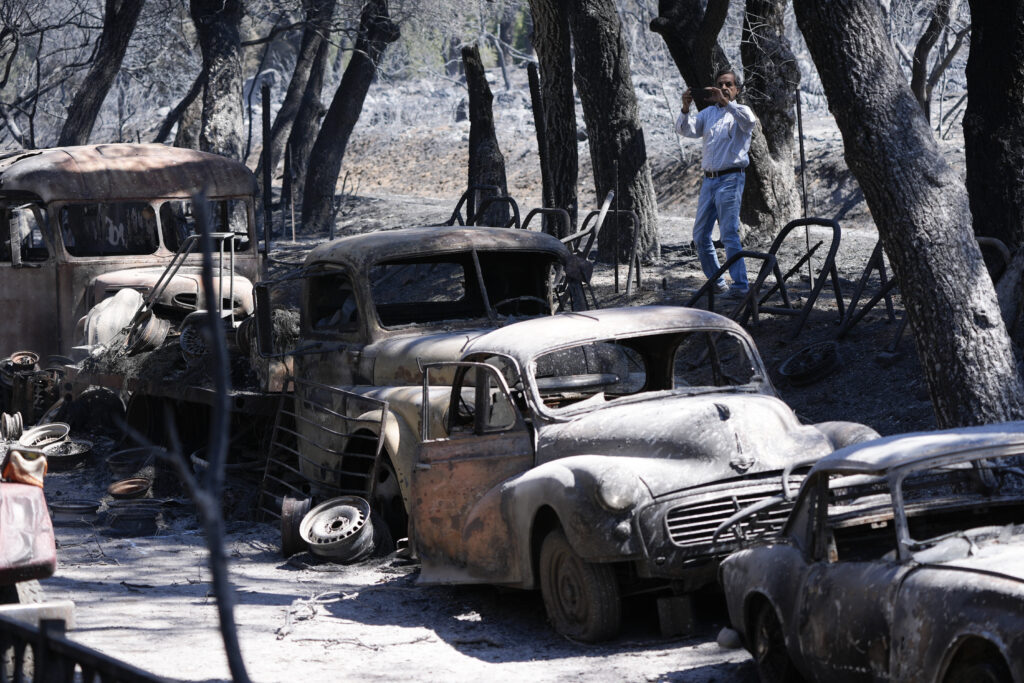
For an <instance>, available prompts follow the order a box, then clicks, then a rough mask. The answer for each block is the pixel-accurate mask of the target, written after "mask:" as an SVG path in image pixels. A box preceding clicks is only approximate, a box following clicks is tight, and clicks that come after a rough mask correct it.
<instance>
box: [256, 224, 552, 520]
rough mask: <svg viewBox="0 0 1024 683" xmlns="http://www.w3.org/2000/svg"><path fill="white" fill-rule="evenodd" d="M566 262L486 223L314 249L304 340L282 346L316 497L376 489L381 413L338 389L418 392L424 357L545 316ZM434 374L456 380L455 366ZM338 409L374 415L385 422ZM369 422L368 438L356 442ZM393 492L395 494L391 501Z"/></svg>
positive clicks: (302, 454)
mask: <svg viewBox="0 0 1024 683" xmlns="http://www.w3.org/2000/svg"><path fill="white" fill-rule="evenodd" d="M568 259H569V251H568V249H567V248H566V247H565V245H563V244H562V243H561V242H560V241H559V240H557V239H556V238H554V237H552V236H550V235H547V234H543V233H539V232H530V231H527V230H514V229H505V228H486V227H451V226H421V227H413V228H403V229H397V230H387V231H380V232H374V233H364V234H361V235H354V236H350V237H345V238H342V239H338V240H335V241H332V242H329V243H327V244H323V245H321V246H319V247H317V248H316V249H314V250H313V251H312V252H311V253H310V254H309V256H308V257H307V258H306V261H305V263H304V265H303V267H302V269H301V270H300V271H298V272H297V273H293V274H291V275H290V276H289V277H290V278H291V281H293V282H294V281H296V280H299V281H301V294H300V297H299V299H300V325H299V327H300V329H299V338H298V341H297V342H296V343H295V344H294V345H292V346H289V347H288V348H287V349H285V348H276V349H275V350H276V351H278V352H279V353H281V352H284V351H286V350H287V351H288V354H289V355H290V356H291V357H292V359H293V368H294V373H293V375H294V384H295V398H296V400H295V410H296V429H297V431H298V432H299V439H298V443H297V445H296V447H295V448H296V450H298V454H297V458H298V463H297V469H298V470H300V471H301V473H302V474H303V475H304V476H305V477H307V478H308V479H309V480H310V482H311V485H312V491H313V494H314V495H315V496H318V497H324V496H330V495H348V494H354V495H367V494H370V493H371V492H370V491H369V490H368V489H369V488H370V483H369V481H368V479H369V472H368V469H369V468H370V467H372V466H373V460H374V458H373V454H374V451H373V450H372V449H373V447H374V443H375V442H376V440H377V434H378V433H379V431H380V429H379V423H380V420H381V419H383V417H384V414H383V412H382V411H380V410H377V411H376V412H375V413H374V415H375V418H373V417H367V416H366V415H361V414H356V415H352V408H351V407H344V406H343V405H342V404H341V403H339V401H340V399H339V398H338V395H337V394H332V393H331V391H332V390H337V389H345V388H350V387H352V386H360V387H364V388H365V387H386V388H394V387H398V386H403V387H406V388H407V389H408V391H411V392H413V393H417V394H418V392H419V391H420V388H419V385H420V383H421V382H422V381H423V380H422V377H423V366H424V365H426V364H428V363H432V362H437V361H452V360H457V359H458V358H459V357H460V356H461V355H462V353H463V350H464V348H465V346H466V344H467V343H468V342H469V341H470V340H472V339H474V338H476V337H478V336H479V335H481V334H483V333H485V332H486V331H488V330H492V329H495V328H497V327H501V326H503V325H506V324H508V323H510V322H513V321H515V320H520V319H522V318H526V317H544V316H547V315H549V314H550V313H551V312H552V310H553V309H554V308H556V307H557V300H556V296H555V282H556V280H557V278H558V276H559V274H560V273H562V272H564V266H565V264H566V263H567V262H568ZM261 289H262V288H261ZM269 308H270V307H269V306H268V305H265V304H264V302H263V301H260V302H259V305H258V306H257V314H258V320H259V326H260V329H261V336H264V335H263V334H262V332H263V331H266V332H267V333H269V330H270V328H271V327H273V323H272V322H271V320H270V310H269ZM431 377H432V378H433V379H436V381H437V382H441V383H443V382H448V383H450V382H451V380H452V376H451V373H447V374H445V373H437V372H435V373H433V374H432V375H431ZM367 412H373V411H369V410H368V411H367ZM343 416H352V417H356V418H367V419H369V420H371V421H372V420H373V419H376V421H377V424H378V426H377V427H366V426H365V424H364V423H362V422H360V423H359V424H358V425H357V424H356V423H350V422H346V421H345V419H346V418H345V417H343ZM388 424H389V425H391V424H393V421H392V420H391V419H390V418H388ZM360 425H362V426H360ZM364 428H365V429H367V430H368V432H373V434H372V438H366V439H364V440H359V439H355V440H353V439H352V438H351V437H352V433H353V432H356V431H361V430H363V429H364ZM366 449H371V450H369V453H367V452H366ZM367 456H369V457H367ZM383 467H385V468H386V469H385V470H383V471H382V472H380V473H378V476H377V477H375V479H377V480H378V484H379V483H380V482H379V478H380V477H384V478H387V479H389V481H390V483H393V482H394V481H395V477H394V474H395V473H394V470H393V468H392V466H391V464H390V463H387V462H384V463H383ZM378 488H381V487H378ZM395 496H397V490H393V491H392V492H391V493H390V494H388V496H386V497H387V498H388V499H389V500H391V499H393V498H394V497H395ZM371 497H373V496H371ZM375 502H376V499H375ZM399 507H401V503H400V500H399ZM402 535H404V531H403V532H402Z"/></svg>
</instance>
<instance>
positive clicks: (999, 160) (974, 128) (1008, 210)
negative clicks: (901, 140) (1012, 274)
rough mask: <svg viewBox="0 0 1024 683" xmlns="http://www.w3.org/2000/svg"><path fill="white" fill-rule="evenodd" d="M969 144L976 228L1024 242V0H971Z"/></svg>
mask: <svg viewBox="0 0 1024 683" xmlns="http://www.w3.org/2000/svg"><path fill="white" fill-rule="evenodd" d="M971 25H972V28H971V53H970V56H969V57H968V59H967V90H968V93H970V94H969V96H968V98H967V111H966V113H965V114H964V123H963V126H964V147H965V150H966V157H967V191H968V193H969V194H970V198H971V213H972V214H973V216H974V232H975V233H976V234H978V235H984V236H986V237H997V238H999V239H1001V240H1002V241H1003V242H1005V243H1006V245H1007V246H1008V247H1010V249H1011V250H1012V249H1015V248H1020V247H1021V246H1022V245H1024V165H1022V164H1021V159H1024V0H1008V1H1007V2H1001V3H992V2H984V1H983V0H971Z"/></svg>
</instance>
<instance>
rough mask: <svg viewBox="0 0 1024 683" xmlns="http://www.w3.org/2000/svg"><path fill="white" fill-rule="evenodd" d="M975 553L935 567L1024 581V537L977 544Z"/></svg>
mask: <svg viewBox="0 0 1024 683" xmlns="http://www.w3.org/2000/svg"><path fill="white" fill-rule="evenodd" d="M973 553H974V554H973V555H971V556H970V557H964V558H959V559H954V560H949V561H947V562H943V563H941V564H935V565H932V566H935V567H955V568H957V569H966V570H970V571H975V572H981V573H985V574H999V575H1000V576H1003V577H1006V578H1008V579H1012V580H1014V581H1020V582H1022V583H1024V539H1022V538H1021V537H1020V536H1016V537H1015V538H1014V539H1013V541H1012V542H1011V543H983V544H982V545H980V546H975V548H974V550H973Z"/></svg>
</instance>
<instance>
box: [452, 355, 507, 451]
mask: <svg viewBox="0 0 1024 683" xmlns="http://www.w3.org/2000/svg"><path fill="white" fill-rule="evenodd" d="M518 415H519V413H518V411H517V410H516V408H515V406H514V405H513V403H512V399H511V397H509V395H508V394H507V393H506V392H505V390H504V388H503V387H502V386H501V383H500V381H499V380H498V375H497V370H496V369H495V368H492V367H488V366H479V365H478V366H472V367H465V368H461V369H460V370H459V372H458V373H457V374H456V376H455V382H454V383H453V384H452V407H451V410H450V411H449V417H448V433H449V435H455V434H460V433H461V434H467V433H473V434H482V433H488V432H503V431H507V430H509V429H512V428H513V427H515V426H516V424H517V423H518V420H517V417H518Z"/></svg>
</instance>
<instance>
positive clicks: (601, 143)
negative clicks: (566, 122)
mask: <svg viewBox="0 0 1024 683" xmlns="http://www.w3.org/2000/svg"><path fill="white" fill-rule="evenodd" d="M569 26H570V29H571V31H572V36H573V43H574V45H575V46H576V87H577V89H578V90H579V93H580V100H581V102H582V103H583V118H584V120H585V121H586V124H587V134H588V142H589V145H590V158H591V162H592V163H593V166H594V189H595V190H596V192H597V196H598V197H599V198H604V196H605V195H606V194H607V193H608V191H609V190H616V197H617V200H616V203H617V206H618V208H619V209H621V210H623V211H627V210H632V211H634V212H635V213H636V215H637V218H638V219H639V221H640V224H639V226H635V227H636V228H637V230H638V233H637V235H636V239H637V240H638V242H637V254H639V255H641V256H642V257H644V258H645V259H650V258H657V257H658V255H659V251H660V247H659V244H658V208H657V205H656V203H655V200H654V187H653V182H652V181H651V167H650V165H649V164H648V162H647V148H646V145H645V144H644V132H643V129H642V128H641V127H640V120H639V117H638V116H637V104H636V93H635V91H634V90H633V79H632V77H631V76H630V73H629V48H628V46H627V45H626V40H625V38H624V36H623V35H622V25H621V24H620V22H619V15H618V12H617V11H616V9H615V3H614V2H613V1H612V0H575V2H573V3H572V11H571V12H570V15H569ZM616 164H617V166H618V187H617V188H616V187H615V181H616V171H615V169H616ZM610 233H612V231H604V232H603V234H605V235H608V234H610ZM617 237H618V249H619V254H620V255H621V260H623V261H625V260H626V259H627V258H628V256H629V253H630V248H631V244H632V235H631V231H628V230H621V231H620V234H619V235H618V236H617ZM599 248H600V251H599V255H600V256H601V257H602V258H605V259H609V258H611V257H612V256H613V254H614V249H615V248H616V244H615V239H611V240H608V239H602V240H600V247H599Z"/></svg>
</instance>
